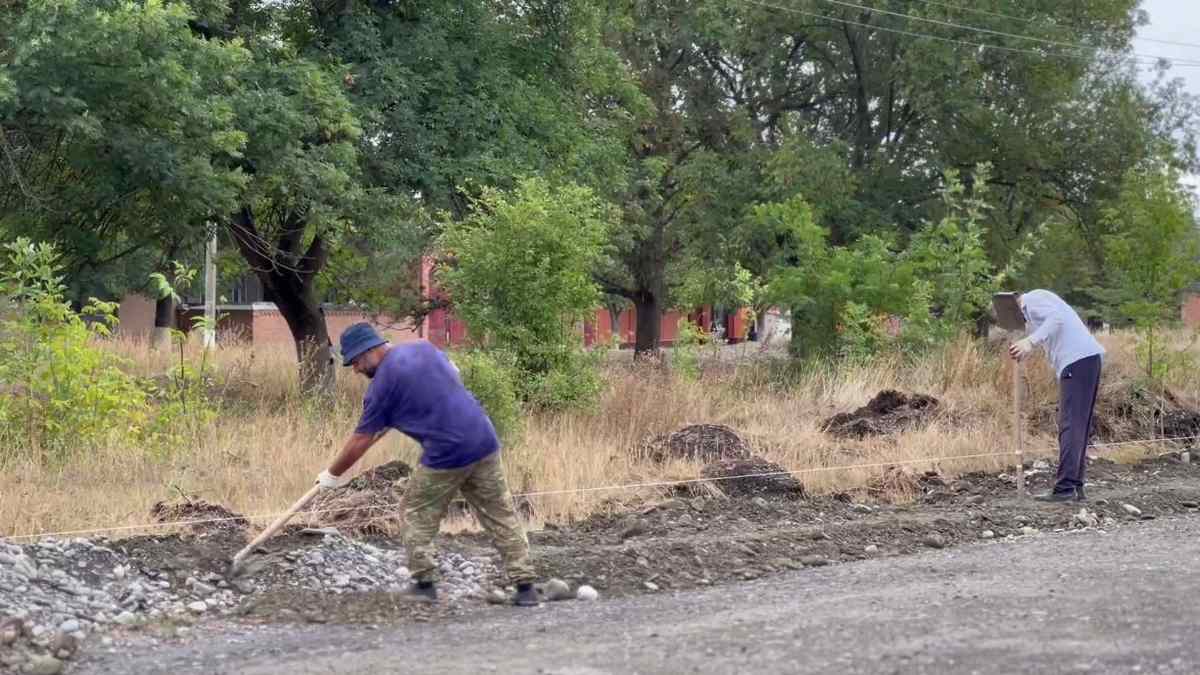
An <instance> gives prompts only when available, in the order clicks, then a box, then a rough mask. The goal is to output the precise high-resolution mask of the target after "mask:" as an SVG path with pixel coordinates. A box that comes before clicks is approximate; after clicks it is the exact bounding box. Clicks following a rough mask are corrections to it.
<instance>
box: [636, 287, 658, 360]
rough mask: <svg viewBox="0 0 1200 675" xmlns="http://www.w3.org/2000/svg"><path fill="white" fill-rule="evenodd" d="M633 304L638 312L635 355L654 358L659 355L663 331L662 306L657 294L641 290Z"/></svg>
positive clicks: (637, 357)
mask: <svg viewBox="0 0 1200 675" xmlns="http://www.w3.org/2000/svg"><path fill="white" fill-rule="evenodd" d="M633 306H634V309H635V311H636V312H637V335H636V336H635V338H634V347H633V357H634V358H635V359H639V358H653V357H656V356H658V343H659V338H660V335H661V331H662V308H661V307H660V304H659V298H658V296H657V295H656V294H654V293H652V292H649V291H641V292H639V293H636V294H635V297H634V298H633Z"/></svg>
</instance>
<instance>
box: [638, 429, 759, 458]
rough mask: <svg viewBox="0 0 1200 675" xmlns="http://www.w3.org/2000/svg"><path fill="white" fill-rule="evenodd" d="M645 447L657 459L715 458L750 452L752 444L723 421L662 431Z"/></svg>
mask: <svg viewBox="0 0 1200 675" xmlns="http://www.w3.org/2000/svg"><path fill="white" fill-rule="evenodd" d="M642 449H643V452H644V453H645V455H646V456H647V457H648V458H650V459H651V460H652V461H655V462H664V461H667V460H668V459H684V460H690V461H694V462H716V461H720V460H725V459H743V458H747V457H749V456H750V444H749V443H747V442H746V441H745V439H743V438H742V437H741V436H740V435H738V433H737V432H736V431H734V430H733V429H731V428H729V427H727V426H725V425H723V424H693V425H691V426H686V427H684V428H682V429H680V430H678V431H675V432H672V433H669V434H659V435H658V436H655V437H653V438H651V439H650V440H649V441H647V442H646V443H645V444H644V446H643V448H642Z"/></svg>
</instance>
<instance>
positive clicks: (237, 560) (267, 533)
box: [229, 484, 321, 571]
mask: <svg viewBox="0 0 1200 675" xmlns="http://www.w3.org/2000/svg"><path fill="white" fill-rule="evenodd" d="M320 491H321V485H320V484H317V485H314V486H312V489H310V490H309V491H308V492H306V493H305V494H304V496H303V497H301V498H300V499H297V500H296V503H295V504H292V508H290V509H288V510H287V513H285V514H283V515H282V516H279V518H278V519H276V520H275V522H273V523H271V526H270V527H268V528H267V529H265V530H263V531H262V534H260V535H258V536H257V537H255V538H254V541H252V542H250V543H249V544H247V545H246V548H243V549H242V550H240V551H238V553H237V555H235V556H233V563H232V564H230V566H229V569H230V570H231V571H236V570H237V568H238V566H240V565H241V564H242V561H243V560H245V559H246V556H248V555H250V552H251V551H253V550H254V549H255V548H257V547H258V546H259V545H260V544H262V543H263V542H264V541H266V540H268V539H270V538H271V537H273V536H275V533H276V532H278V531H279V530H280V529H282V528H283V526H284V525H287V522H288V521H289V520H291V519H292V516H294V515H296V512H298V511H299V510H300V509H302V508H304V507H305V506H308V503H309V502H311V501H312V500H313V498H314V497H316V496H317V493H318V492H320Z"/></svg>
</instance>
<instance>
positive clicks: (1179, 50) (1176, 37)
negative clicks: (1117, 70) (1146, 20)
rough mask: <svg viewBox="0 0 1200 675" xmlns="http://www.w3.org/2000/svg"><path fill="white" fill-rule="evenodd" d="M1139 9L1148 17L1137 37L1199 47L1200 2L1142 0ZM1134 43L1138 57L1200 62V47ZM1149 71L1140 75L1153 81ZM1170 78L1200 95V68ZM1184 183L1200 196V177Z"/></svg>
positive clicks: (1173, 73)
mask: <svg viewBox="0 0 1200 675" xmlns="http://www.w3.org/2000/svg"><path fill="white" fill-rule="evenodd" d="M1142 9H1144V10H1145V11H1146V12H1147V13H1149V14H1150V25H1148V26H1144V27H1143V28H1142V29H1141V30H1140V31H1138V37H1144V38H1154V39H1156V40H1171V41H1173V42H1190V43H1193V44H1197V45H1200V0H1142ZM1133 44H1134V51H1136V52H1137V53H1139V54H1146V55H1152V56H1165V57H1167V58H1178V59H1191V60H1193V61H1200V47H1184V46H1177V45H1164V44H1159V43H1157V42H1148V41H1146V40H1134V43H1133ZM1150 70H1151V69H1150V68H1144V67H1143V71H1142V76H1143V77H1145V78H1147V79H1152V78H1153V74H1152V73H1151V72H1149V71H1150ZM1170 76H1171V77H1179V78H1183V80H1184V81H1185V82H1186V83H1187V89H1188V92H1189V93H1191V94H1195V95H1200V67H1184V66H1176V67H1174V68H1172V69H1171V74H1170ZM1185 182H1187V183H1189V184H1190V186H1191V188H1192V192H1193V193H1194V194H1196V195H1197V196H1198V197H1200V177H1197V176H1190V177H1189V179H1188V180H1186V181H1185Z"/></svg>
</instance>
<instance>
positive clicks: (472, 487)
mask: <svg viewBox="0 0 1200 675" xmlns="http://www.w3.org/2000/svg"><path fill="white" fill-rule="evenodd" d="M459 492H462V496H463V498H464V499H466V500H467V504H469V505H470V507H471V510H472V511H473V512H474V513H475V517H476V518H478V519H479V522H480V524H482V525H483V529H484V530H486V531H487V533H488V534H489V535H490V536H491V538H492V543H493V544H494V545H495V547H496V550H498V551H499V552H500V555H501V556H502V557H503V559H504V571H505V572H507V573H508V578H509V580H510V581H512V582H513V583H523V582H529V581H533V580H534V579H535V578H536V575H535V574H534V571H533V566H532V565H530V564H529V540H528V539H526V537H525V530H524V528H522V527H521V523H520V521H518V520H517V514H516V511H514V510H513V499H512V495H511V494H509V491H508V481H506V480H505V478H504V466H503V465H502V464H501V463H500V453H499V452H494V453H492V454H491V455H490V456H488V457H485V458H484V459H481V460H479V461H478V462H475V463H474V464H468V465H467V466H464V467H460V468H458V469H430V468H429V467H426V466H418V467H417V469H416V471H414V472H413V475H412V476H411V477H410V478H409V479H408V487H407V489H406V490H405V493H404V518H405V521H406V525H405V530H404V548H405V550H407V551H408V569H409V571H410V572H411V573H412V575H413V578H414V579H417V580H422V581H424V580H430V581H432V580H433V579H435V578H436V577H437V564H436V563H435V562H434V560H433V554H434V547H433V539H434V537H436V536H437V533H438V529H439V527H440V526H441V523H442V519H443V518H444V517H445V516H446V510H447V509H448V508H449V506H450V502H451V501H452V500H453V499H454V496H455V495H456V494H458V493H459Z"/></svg>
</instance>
